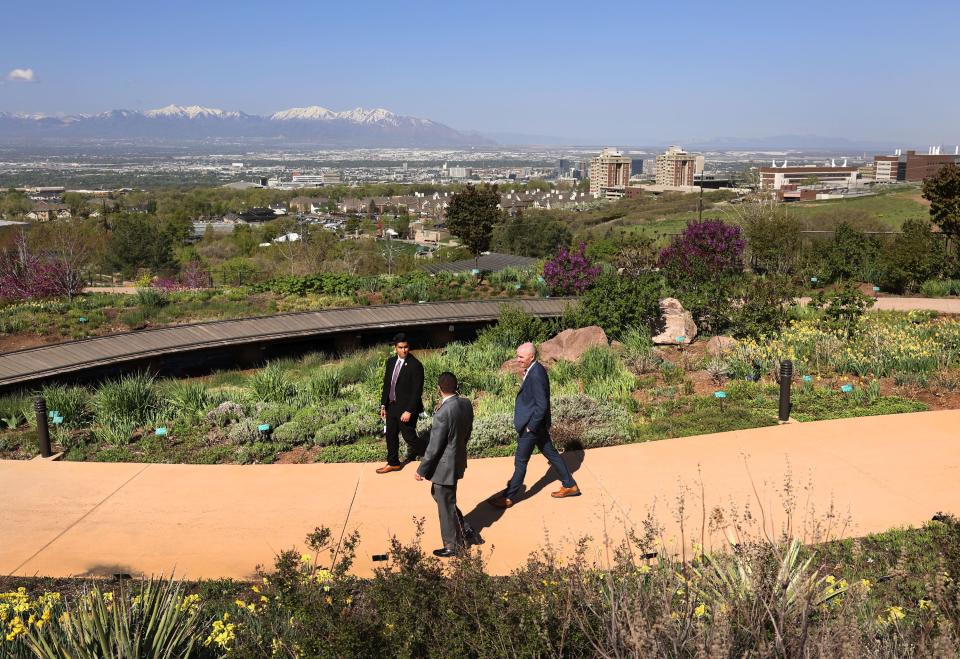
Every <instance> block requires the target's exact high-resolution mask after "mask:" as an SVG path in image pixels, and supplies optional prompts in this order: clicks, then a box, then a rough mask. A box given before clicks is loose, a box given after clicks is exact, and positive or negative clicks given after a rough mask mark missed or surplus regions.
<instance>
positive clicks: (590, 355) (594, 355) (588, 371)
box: [578, 346, 623, 382]
mask: <svg viewBox="0 0 960 659" xmlns="http://www.w3.org/2000/svg"><path fill="white" fill-rule="evenodd" d="M578 370H579V372H580V377H581V378H583V381H584V382H593V381H595V380H601V379H603V378H608V377H611V376H613V375H618V374H619V373H620V372H621V371H622V370H623V365H622V364H621V363H620V360H619V359H618V358H617V356H616V355H615V354H614V353H613V350H611V349H610V348H609V347H608V346H591V347H589V348H587V350H585V351H584V353H583V355H581V356H580V362H579V369H578Z"/></svg>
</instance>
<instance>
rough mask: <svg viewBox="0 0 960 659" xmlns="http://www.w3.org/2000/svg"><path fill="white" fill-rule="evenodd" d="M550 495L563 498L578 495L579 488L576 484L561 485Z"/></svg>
mask: <svg viewBox="0 0 960 659" xmlns="http://www.w3.org/2000/svg"><path fill="white" fill-rule="evenodd" d="M550 496H552V497H553V498H554V499H564V498H566V497H578V496H580V488H579V487H577V485H576V484H574V485H573V487H561V488H560V489H559V490H557V491H556V492H551V493H550Z"/></svg>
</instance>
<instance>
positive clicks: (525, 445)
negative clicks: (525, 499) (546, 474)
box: [504, 432, 577, 501]
mask: <svg viewBox="0 0 960 659" xmlns="http://www.w3.org/2000/svg"><path fill="white" fill-rule="evenodd" d="M534 447H536V448H538V449H540V452H541V453H543V457H545V458H546V459H547V461H548V462H549V463H550V466H552V467H553V468H554V470H556V472H557V474H558V475H559V476H560V482H561V483H562V484H563V486H564V487H573V486H574V485H576V484H577V483H576V481H575V480H573V475H571V473H570V469H568V468H567V463H566V462H564V461H563V458H561V457H560V453H559V452H558V451H557V449H556V447H554V445H553V442H552V441H551V440H550V435H549V433H541V434H539V435H535V434H533V433H532V432H525V433H523V434H522V435H520V437H519V438H518V439H517V453H516V455H515V456H514V458H513V478H511V479H510V482H509V483H507V491H506V493H505V494H504V496H505V497H507V498H508V499H510V500H511V501H516V500H517V495H518V494H520V488H522V487H523V479H524V478H526V476H527V463H529V462H530V456H531V455H533V449H534Z"/></svg>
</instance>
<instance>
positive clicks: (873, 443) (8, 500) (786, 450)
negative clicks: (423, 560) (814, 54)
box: [0, 410, 960, 578]
mask: <svg viewBox="0 0 960 659" xmlns="http://www.w3.org/2000/svg"><path fill="white" fill-rule="evenodd" d="M565 459H566V460H568V462H570V463H571V465H572V466H573V467H574V469H575V476H576V479H577V480H578V481H579V484H580V486H581V488H582V490H583V492H584V494H583V496H581V497H578V498H574V499H565V500H556V499H552V498H550V496H549V492H550V490H551V489H554V487H555V486H556V481H554V480H553V477H552V475H551V474H550V473H548V470H547V465H546V461H545V460H544V459H543V458H542V457H539V456H535V457H534V459H533V460H532V461H531V466H530V470H529V473H528V475H527V485H528V487H529V488H530V490H529V497H528V498H526V499H523V500H521V501H520V502H519V503H518V504H517V505H516V506H514V507H513V508H511V509H510V510H507V511H498V510H495V509H493V508H492V507H490V506H489V505H488V504H486V503H485V502H484V500H485V499H486V498H487V497H488V496H490V495H492V494H493V493H495V492H496V491H497V490H498V489H499V488H501V487H502V486H503V484H504V483H505V481H506V480H507V478H508V477H509V475H510V473H511V471H512V459H511V458H494V459H486V460H473V461H471V462H470V465H469V467H468V469H467V474H466V478H465V479H464V480H463V481H462V482H461V487H460V494H459V499H460V507H461V508H462V510H463V512H464V513H465V514H466V515H467V516H468V518H470V519H471V521H472V522H473V524H474V526H476V527H478V528H480V529H481V533H482V536H483V538H484V539H485V540H486V544H485V545H484V546H483V547H482V550H483V551H484V553H485V554H486V555H487V556H488V557H489V566H490V569H491V570H492V571H493V572H495V573H507V572H509V571H510V570H511V569H513V568H516V567H518V566H519V565H521V564H522V563H523V562H524V560H525V558H526V557H527V556H528V555H529V554H530V553H531V552H533V551H536V550H538V549H540V548H542V547H543V546H545V545H546V544H547V543H548V542H549V543H550V544H551V545H552V546H554V547H555V548H557V549H558V550H559V551H560V552H561V554H568V553H569V552H570V551H571V550H572V547H573V544H574V543H575V541H576V540H578V539H579V538H581V537H583V536H587V535H588V536H591V538H592V540H591V542H590V544H589V547H590V549H589V551H590V557H591V558H595V559H597V560H598V561H599V562H601V563H606V562H607V561H608V560H609V557H610V555H611V549H610V546H611V544H616V543H618V542H620V541H621V540H622V539H623V538H624V537H625V534H626V532H627V531H628V530H631V529H633V530H636V531H637V532H638V533H642V531H643V528H642V526H643V521H644V519H645V518H646V517H647V515H648V513H653V515H654V516H655V517H656V518H657V519H658V520H659V522H660V523H661V524H663V525H664V527H665V530H664V533H663V537H664V540H665V542H666V545H667V546H668V547H673V548H676V547H680V546H681V545H683V544H689V542H690V540H694V541H696V542H701V540H703V541H704V542H705V543H706V544H707V545H716V546H721V545H722V544H723V542H724V541H723V539H722V537H723V536H722V534H720V533H709V532H705V533H703V534H702V535H701V528H702V527H703V526H704V524H703V520H704V519H706V518H709V517H710V516H711V515H712V514H713V513H714V510H715V509H717V508H720V509H722V510H723V511H724V514H725V516H726V518H727V519H731V518H732V514H731V511H736V510H739V511H743V510H744V507H745V506H749V509H750V511H751V513H752V517H753V519H754V520H755V524H754V528H753V532H754V533H758V534H759V533H761V531H760V529H759V526H760V525H761V524H762V525H764V526H765V528H766V533H767V534H774V535H775V534H777V532H778V531H779V529H781V528H782V525H783V524H784V523H785V521H786V519H787V516H786V514H785V512H784V510H785V508H791V507H793V508H794V509H795V513H794V515H793V528H794V532H795V533H796V534H797V535H799V536H802V537H805V538H806V539H811V540H812V539H814V538H815V535H816V534H815V533H814V529H813V525H815V524H816V523H821V524H822V525H823V526H822V528H821V531H823V532H826V533H827V534H829V535H831V536H833V537H837V536H839V535H845V536H851V535H863V534H866V533H870V532H876V531H882V530H885V529H888V528H891V527H894V526H900V525H920V524H922V523H923V522H925V521H926V520H929V519H930V517H931V516H932V515H934V514H935V513H937V512H939V511H943V512H953V513H960V487H958V485H957V484H958V482H960V410H951V411H942V412H924V413H918V414H904V415H896V416H887V417H868V418H860V419H844V420H838V421H823V422H817V423H805V424H788V425H784V426H778V427H771V428H759V429H754V430H746V431H739V432H731V433H722V434H716V435H703V436H699V437H689V438H682V439H672V440H665V441H659V442H652V443H648V444H639V445H630V446H618V447H612V448H605V449H594V450H590V451H587V452H573V453H567V454H565ZM376 466H378V465H373V464H336V465H322V464H314V465H261V466H232V465H220V466H218V465H213V466H203V465H166V464H153V465H144V464H102V463H67V462H46V461H39V460H34V461H24V462H17V461H2V462H0V483H2V484H3V488H2V491H3V505H2V506H0V574H13V575H24V576H28V575H46V576H76V575H85V576H87V575H110V574H114V573H119V572H124V573H129V574H132V575H139V574H159V573H164V574H170V573H171V571H174V570H175V571H176V574H178V575H180V576H185V577H188V578H200V577H207V578H212V577H234V578H246V577H250V576H251V575H252V574H253V572H254V568H255V566H256V565H258V564H261V565H268V566H269V565H272V560H273V557H274V555H275V554H276V552H278V551H280V550H282V549H286V548H293V547H302V543H303V539H304V536H305V535H306V534H307V533H308V532H309V531H311V530H313V529H314V527H316V526H319V525H326V526H329V527H331V528H332V529H333V531H334V533H335V536H337V537H341V536H342V534H343V533H344V532H351V531H354V530H356V531H359V532H360V534H361V537H362V540H361V544H360V547H359V551H358V557H357V562H356V570H357V571H358V573H360V574H368V573H369V572H370V571H371V569H372V568H373V567H374V566H375V565H377V564H376V563H374V562H373V561H372V556H373V555H374V554H381V553H384V552H386V551H387V549H388V546H389V540H390V538H391V536H392V535H394V534H395V535H396V536H397V537H398V538H400V539H401V540H403V541H409V540H411V539H412V538H413V536H414V528H415V525H414V522H413V519H414V518H415V517H423V518H425V519H426V526H425V533H426V536H425V538H424V546H425V548H426V549H433V548H434V547H436V546H438V545H439V540H438V534H439V532H438V528H437V515H436V508H435V505H434V503H433V500H432V499H431V497H430V487H429V484H428V483H425V482H417V481H415V480H414V478H413V474H414V470H413V469H412V468H411V467H407V468H406V469H404V470H403V471H401V472H398V473H394V474H388V475H383V476H381V475H377V474H375V473H374V468H375V467H376ZM680 499H682V500H683V508H684V510H685V517H686V522H685V525H684V529H683V537H684V539H685V540H686V543H682V542H680V540H679V538H680V534H681V528H680V525H679V523H678V521H677V519H678V514H677V513H678V507H679V505H678V501H679V500H680ZM791 501H793V502H794V503H793V504H790V502H791ZM831 507H832V512H831ZM848 517H849V519H847V518H848ZM748 526H749V525H748ZM605 540H606V541H605ZM381 565H382V563H381Z"/></svg>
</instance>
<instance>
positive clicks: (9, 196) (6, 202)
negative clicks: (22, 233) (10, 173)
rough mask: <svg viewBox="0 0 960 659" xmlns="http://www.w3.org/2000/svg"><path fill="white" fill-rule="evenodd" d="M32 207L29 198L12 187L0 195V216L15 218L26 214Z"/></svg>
mask: <svg viewBox="0 0 960 659" xmlns="http://www.w3.org/2000/svg"><path fill="white" fill-rule="evenodd" d="M31 208H33V203H32V202H31V201H30V198H29V197H27V195H25V194H24V193H22V192H18V191H17V190H14V189H13V188H10V189H9V190H7V192H6V193H5V194H4V195H3V197H0V216H2V217H6V218H8V219H16V218H20V217H23V216H24V215H26V214H27V213H28V212H29V211H30V209H31Z"/></svg>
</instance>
